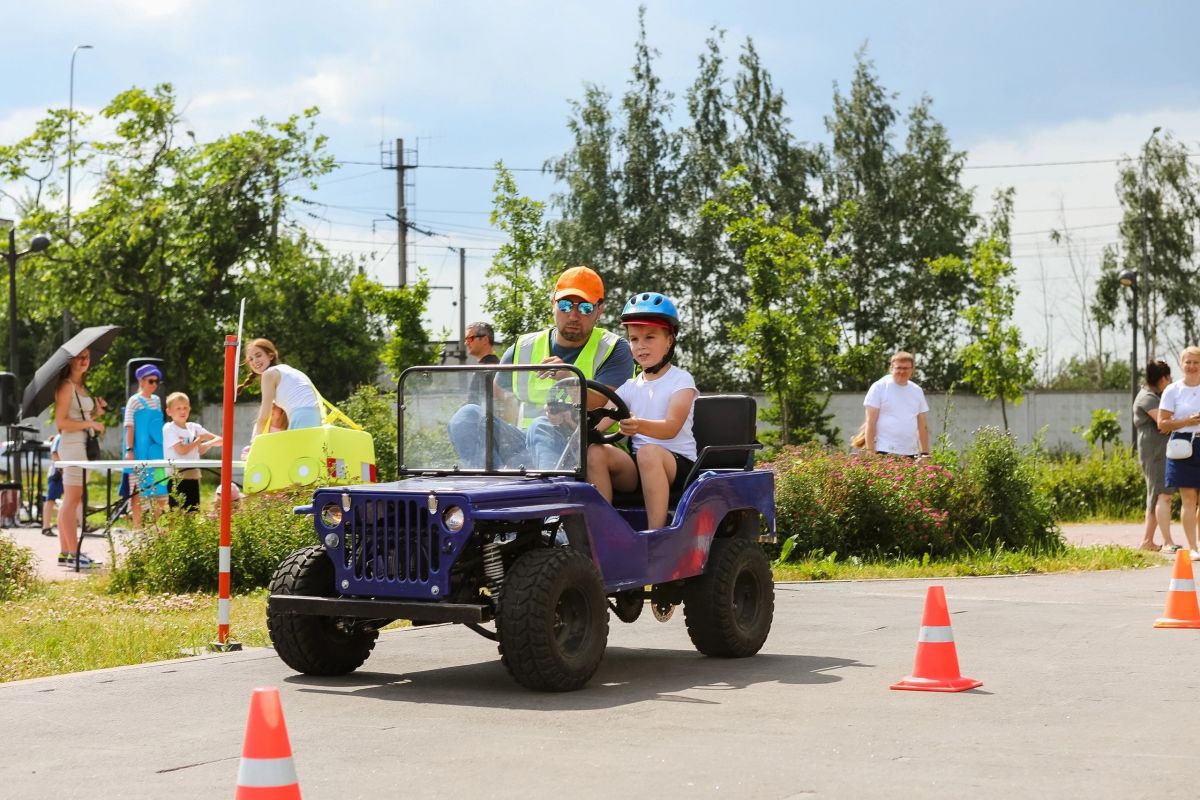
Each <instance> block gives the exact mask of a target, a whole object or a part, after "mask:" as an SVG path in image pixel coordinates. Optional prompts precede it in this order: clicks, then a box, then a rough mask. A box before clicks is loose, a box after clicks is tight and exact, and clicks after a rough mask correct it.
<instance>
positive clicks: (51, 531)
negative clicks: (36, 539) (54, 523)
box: [42, 528, 58, 536]
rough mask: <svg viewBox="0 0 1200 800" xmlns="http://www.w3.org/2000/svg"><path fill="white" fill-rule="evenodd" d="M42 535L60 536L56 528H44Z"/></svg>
mask: <svg viewBox="0 0 1200 800" xmlns="http://www.w3.org/2000/svg"><path fill="white" fill-rule="evenodd" d="M42 536H58V534H57V533H56V532H55V530H54V528H42Z"/></svg>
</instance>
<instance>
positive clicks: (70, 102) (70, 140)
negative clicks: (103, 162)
mask: <svg viewBox="0 0 1200 800" xmlns="http://www.w3.org/2000/svg"><path fill="white" fill-rule="evenodd" d="M92 49H93V48H92V46H91V45H90V44H78V45H75V49H74V50H72V51H71V84H70V90H69V95H68V98H67V233H68V234H69V233H70V232H71V162H73V161H74V160H75V154H74V152H73V151H74V149H75V148H74V144H75V56H76V55H78V54H79V51H80V50H92Z"/></svg>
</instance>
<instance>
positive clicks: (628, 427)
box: [617, 417, 642, 436]
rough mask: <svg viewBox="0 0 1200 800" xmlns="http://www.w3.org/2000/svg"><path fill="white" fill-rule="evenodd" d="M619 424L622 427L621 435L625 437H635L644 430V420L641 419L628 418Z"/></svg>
mask: <svg viewBox="0 0 1200 800" xmlns="http://www.w3.org/2000/svg"><path fill="white" fill-rule="evenodd" d="M617 424H618V425H619V426H620V427H621V433H622V434H624V435H625V436H633V435H634V434H635V433H638V432H639V431H641V429H642V420H641V418H639V417H626V418H625V419H623V420H621V421H620V422H618V423H617Z"/></svg>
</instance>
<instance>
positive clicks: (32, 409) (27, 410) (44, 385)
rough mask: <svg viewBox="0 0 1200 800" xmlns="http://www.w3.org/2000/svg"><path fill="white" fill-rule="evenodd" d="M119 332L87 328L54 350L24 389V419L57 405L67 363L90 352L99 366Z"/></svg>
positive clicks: (114, 328) (107, 327) (110, 328)
mask: <svg viewBox="0 0 1200 800" xmlns="http://www.w3.org/2000/svg"><path fill="white" fill-rule="evenodd" d="M119 330H121V326H120V325H97V326H95V327H92V328H84V329H83V330H81V331H80V332H79V333H77V334H75V335H74V336H72V337H71V340H70V341H69V342H67V343H66V344H64V345H63V346H62V347H60V348H58V349H57V350H55V351H54V355H52V356H50V358H49V359H47V361H46V363H45V364H42V365H41V366H40V367H38V371H37V372H36V373H35V374H34V376H33V380H31V381H30V382H29V385H28V386H26V387H25V394H24V395H23V397H22V398H21V419H25V418H26V417H36V416H37V415H38V414H40V413H42V412H43V411H45V410H46V409H47V408H49V406H50V404H51V403H53V402H54V393H55V392H56V391H57V390H58V376H59V375H61V374H62V371H63V368H64V367H66V366H67V362H68V361H70V360H71V359H72V358H75V356H77V355H79V354H80V353H82V352H83V351H84V350H89V351H91V354H92V363H93V364H94V363H96V362H97V361H99V360H100V357H101V356H103V355H104V354H105V353H106V352H108V346H109V345H111V344H112V340H113V339H115V338H116V336H117V331H119Z"/></svg>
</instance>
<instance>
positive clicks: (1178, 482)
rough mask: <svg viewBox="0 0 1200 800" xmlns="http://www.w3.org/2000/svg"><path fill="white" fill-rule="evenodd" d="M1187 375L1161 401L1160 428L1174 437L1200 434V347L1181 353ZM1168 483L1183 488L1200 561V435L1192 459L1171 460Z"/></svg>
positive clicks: (1185, 517) (1189, 532)
mask: <svg viewBox="0 0 1200 800" xmlns="http://www.w3.org/2000/svg"><path fill="white" fill-rule="evenodd" d="M1179 363H1180V366H1182V367H1183V378H1182V379H1181V380H1177V381H1175V382H1174V383H1172V384H1171V385H1170V386H1168V387H1167V389H1166V391H1164V392H1163V394H1162V400H1160V401H1159V404H1158V429H1159V430H1160V431H1161V432H1163V433H1165V434H1169V435H1170V436H1171V438H1172V439H1180V438H1188V439H1191V438H1192V437H1193V436H1194V435H1195V434H1197V433H1200V347H1196V346H1194V345H1193V346H1191V347H1185V348H1183V352H1182V353H1180V354H1179ZM1167 486H1168V487H1171V488H1175V489H1179V496H1180V499H1181V500H1182V501H1183V510H1182V514H1181V517H1182V521H1183V532H1184V534H1185V535H1186V536H1187V540H1188V547H1189V548H1190V549H1191V553H1192V561H1200V548H1197V544H1196V513H1197V505H1198V504H1200V438H1197V439H1196V440H1195V441H1193V442H1192V456H1191V458H1168V459H1167Z"/></svg>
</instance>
